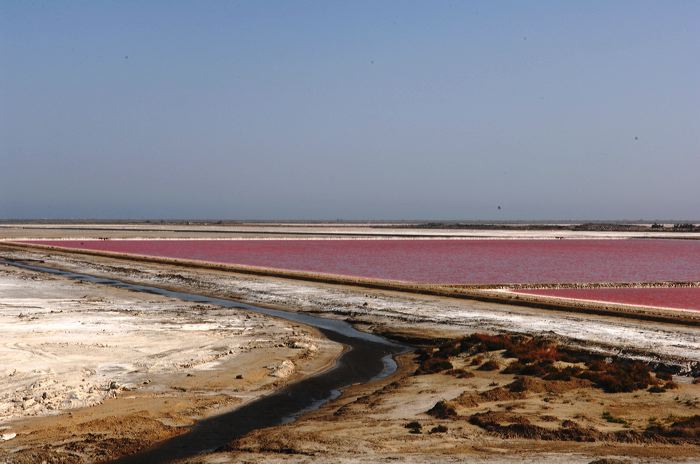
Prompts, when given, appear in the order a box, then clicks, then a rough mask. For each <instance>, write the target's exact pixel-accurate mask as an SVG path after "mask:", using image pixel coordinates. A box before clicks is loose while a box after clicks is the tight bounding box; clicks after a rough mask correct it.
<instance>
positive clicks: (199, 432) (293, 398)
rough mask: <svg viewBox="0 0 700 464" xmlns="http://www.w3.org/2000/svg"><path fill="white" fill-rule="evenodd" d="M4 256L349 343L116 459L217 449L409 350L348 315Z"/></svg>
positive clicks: (308, 406) (376, 374) (169, 457)
mask: <svg viewBox="0 0 700 464" xmlns="http://www.w3.org/2000/svg"><path fill="white" fill-rule="evenodd" d="M2 262H4V263H6V264H9V265H12V266H16V267H20V268H23V269H27V270H31V271H37V272H45V273H49V274H54V275H59V276H62V277H66V278H69V279H73V280H79V281H84V282H91V283H95V284H101V285H109V286H112V287H118V288H123V289H127V290H132V291H137V292H145V293H152V294H157V295H163V296H167V297H171V298H177V299H180V300H184V301H193V302H197V303H208V304H214V305H220V306H224V307H227V308H236V309H241V310H245V311H252V312H256V313H260V314H265V315H268V316H272V317H277V318H281V319H285V320H288V321H293V322H299V323H302V324H306V325H309V326H312V327H315V328H317V329H318V330H319V331H320V332H322V333H323V334H324V335H325V336H326V337H327V338H328V339H330V340H332V341H334V342H338V343H342V344H343V345H345V346H346V347H347V349H346V351H345V352H344V353H343V354H342V355H341V356H340V357H339V358H338V360H337V361H336V364H335V365H334V366H333V367H332V368H331V369H329V370H326V371H324V372H322V373H320V374H318V375H316V376H313V377H309V378H307V379H304V380H301V381H299V382H296V383H293V384H291V385H289V386H287V387H285V388H284V389H282V390H279V391H277V392H275V393H272V394H271V395H269V396H265V397H263V398H260V399H258V400H255V401H252V402H250V403H248V404H246V405H244V406H242V407H240V408H237V409H235V410H233V411H231V412H228V413H224V414H221V415H218V416H214V417H210V418H208V419H204V420H202V421H200V422H199V423H197V424H196V425H195V426H194V427H193V428H192V429H190V430H189V431H188V432H186V433H184V434H182V435H179V436H177V437H174V438H171V439H169V440H167V441H165V442H162V443H158V444H156V445H155V446H154V447H152V448H150V449H147V450H145V451H143V452H141V453H138V454H136V455H132V456H126V457H123V458H121V459H118V460H117V461H115V462H116V463H120V464H122V463H141V462H143V463H165V462H171V461H174V460H177V459H183V458H187V457H192V456H196V455H198V454H201V453H206V452H211V451H214V450H217V449H219V448H221V447H223V446H225V445H226V444H228V443H230V442H231V441H232V440H235V439H236V438H239V437H241V436H243V435H245V434H246V433H248V432H251V431H253V430H256V429H260V428H265V427H271V426H274V425H280V424H284V423H287V422H291V421H293V420H295V419H296V418H298V417H299V416H300V415H302V414H304V413H307V412H310V411H313V410H315V409H318V408H319V407H321V406H322V405H323V404H325V403H327V402H328V401H331V400H333V399H335V398H337V397H338V396H340V394H341V392H342V390H343V389H344V388H347V387H348V386H350V385H354V384H361V383H367V382H372V381H375V380H379V379H382V378H385V377H387V376H389V375H391V374H392V373H393V372H394V371H395V370H396V363H395V361H394V356H395V355H397V354H399V353H404V352H407V351H409V350H410V348H409V347H407V346H406V345H402V344H399V343H397V342H394V341H391V340H388V339H386V338H384V337H380V336H377V335H374V334H369V333H365V332H361V331H359V330H357V329H355V328H353V327H352V326H351V325H350V324H348V323H347V322H345V321H338V320H333V319H326V318H322V317H318V316H312V315H309V314H304V313H297V312H291V311H281V310H276V309H269V308H263V307H259V306H254V305H249V304H245V303H241V302H238V301H234V300H229V299H224V298H213V297H209V296H205V295H198V294H195V293H186V292H175V291H171V290H166V289H163V288H158V287H152V286H147V285H137V284H130V283H127V282H123V281H120V280H116V279H109V278H103V277H97V276H92V275H87V274H79V273H74V272H68V271H62V270H58V269H53V268H49V267H44V266H39V265H36V264H33V263H25V262H20V261H13V260H2Z"/></svg>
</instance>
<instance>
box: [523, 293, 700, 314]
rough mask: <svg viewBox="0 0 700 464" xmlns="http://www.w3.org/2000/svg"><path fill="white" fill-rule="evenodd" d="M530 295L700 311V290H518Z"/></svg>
mask: <svg viewBox="0 0 700 464" xmlns="http://www.w3.org/2000/svg"><path fill="white" fill-rule="evenodd" d="M518 293H527V294H530V295H545V296H556V297H562V298H575V299H579V300H595V301H606V302H610V303H625V304H630V305H644V306H659V307H666V308H685V309H695V310H698V311H700V288H698V287H677V288H591V289H584V288H581V289H579V288H577V289H553V290H522V291H521V290H518Z"/></svg>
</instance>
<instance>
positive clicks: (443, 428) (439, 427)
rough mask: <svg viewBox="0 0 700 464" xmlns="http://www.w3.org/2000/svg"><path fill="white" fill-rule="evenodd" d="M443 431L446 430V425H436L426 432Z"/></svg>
mask: <svg viewBox="0 0 700 464" xmlns="http://www.w3.org/2000/svg"><path fill="white" fill-rule="evenodd" d="M445 432H447V427H445V426H444V425H436V426H435V427H433V428H432V429H430V432H428V433H431V434H432V433H445Z"/></svg>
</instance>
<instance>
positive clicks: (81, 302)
mask: <svg viewBox="0 0 700 464" xmlns="http://www.w3.org/2000/svg"><path fill="white" fill-rule="evenodd" d="M0 331H1V332H2V334H3V337H2V341H1V342H0V359H2V360H3V362H2V366H0V376H1V378H0V422H2V423H6V422H8V421H11V420H14V419H18V418H22V417H27V416H37V415H44V414H51V413H56V412H59V411H62V410H67V409H72V408H76V407H82V406H89V405H93V404H97V403H100V402H101V401H103V400H104V399H105V398H107V397H110V396H116V395H117V393H119V392H123V391H128V390H133V389H138V388H143V389H158V388H162V386H161V385H158V383H157V382H153V383H151V378H152V377H154V376H160V375H166V374H172V373H177V372H184V371H190V370H201V369H215V368H216V367H217V365H218V364H220V363H221V362H223V361H224V360H227V359H230V358H232V357H235V356H237V355H238V354H240V353H243V352H248V351H250V350H253V349H257V348H264V347H274V346H278V345H280V344H281V345H283V346H287V345H288V346H290V347H291V346H294V345H297V346H306V347H313V348H314V350H316V345H317V344H318V341H316V340H315V339H314V338H313V337H312V336H310V335H309V334H308V333H304V332H303V331H302V330H299V329H298V328H292V327H290V325H289V324H286V323H284V322H282V321H279V320H274V319H270V318H267V317H263V316H260V315H256V314H252V313H247V312H242V311H239V310H232V309H224V308H219V307H216V306H211V305H201V304H196V303H188V302H183V301H179V300H174V299H168V298H165V297H160V296H157V295H147V294H138V293H134V292H129V291H126V290H120V289H115V288H109V287H105V286H98V285H94V284H89V283H79V282H74V281H69V280H66V279H59V278H52V277H49V276H44V275H38V274H36V273H33V272H29V271H23V270H20V269H16V268H12V267H9V266H0ZM299 351H304V349H300V350H299ZM306 351H309V352H311V351H313V350H311V349H310V348H309V349H307V350H306ZM289 362H290V363H291V361H289ZM292 366H293V364H292ZM288 370H289V369H287V370H286V371H288ZM292 370H293V369H292ZM286 371H285V372H284V374H285V376H289V375H291V371H290V372H286ZM277 377H281V375H277Z"/></svg>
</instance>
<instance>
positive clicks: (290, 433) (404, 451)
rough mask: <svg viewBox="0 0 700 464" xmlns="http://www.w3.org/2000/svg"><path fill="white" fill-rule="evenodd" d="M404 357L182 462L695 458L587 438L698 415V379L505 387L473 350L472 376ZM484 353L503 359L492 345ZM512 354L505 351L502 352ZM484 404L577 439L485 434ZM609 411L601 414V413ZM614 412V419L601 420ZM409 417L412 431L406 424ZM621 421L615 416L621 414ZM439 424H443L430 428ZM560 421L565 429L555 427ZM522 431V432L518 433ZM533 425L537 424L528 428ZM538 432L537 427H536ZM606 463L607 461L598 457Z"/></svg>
mask: <svg viewBox="0 0 700 464" xmlns="http://www.w3.org/2000/svg"><path fill="white" fill-rule="evenodd" d="M409 358H410V357H408V356H407V357H405V358H404V360H403V362H404V365H403V369H402V371H401V373H400V374H399V375H397V376H396V377H394V378H393V379H391V380H390V381H387V382H385V383H383V384H381V385H372V386H369V387H360V388H356V389H354V390H353V391H351V392H349V393H348V394H347V395H345V396H344V397H343V398H342V399H341V400H340V401H337V402H335V403H333V404H331V405H329V406H328V407H325V408H323V409H322V410H321V411H318V412H316V413H314V414H311V415H309V416H307V417H305V418H303V419H302V420H301V421H300V422H299V423H297V424H294V425H291V426H281V427H275V428H273V429H269V430H265V431H258V432H255V433H252V434H250V435H248V436H246V437H244V438H243V439H241V440H238V441H237V442H234V443H231V444H230V447H229V448H230V449H229V450H228V451H226V452H220V453H215V454H212V455H209V456H206V457H202V458H199V459H191V460H189V461H187V462H191V463H201V464H204V463H206V464H215V463H216V464H223V463H233V462H263V461H264V462H284V463H292V462H294V463H319V462H362V463H364V462H366V463H369V462H402V463H404V462H410V463H434V462H469V463H482V462H489V463H504V464H505V463H516V462H538V463H539V462H542V463H563V462H566V463H591V462H595V461H596V460H597V459H615V460H614V461H609V462H610V463H632V462H634V463H647V462H655V463H656V462H668V463H670V462H685V463H691V462H699V461H700V440H698V439H697V438H696V439H694V440H691V442H692V443H686V444H684V445H678V444H669V443H665V442H663V441H658V442H654V441H648V442H643V441H642V440H638V439H635V438H631V439H629V440H628V441H623V440H614V439H603V440H601V439H596V440H591V441H590V442H588V441H586V440H587V439H589V438H590V437H589V436H587V435H586V434H591V436H593V435H595V434H597V433H603V434H604V433H621V434H627V433H629V434H630V435H631V436H632V437H636V436H637V435H635V433H641V432H642V431H644V430H645V429H646V428H647V427H648V426H649V424H650V423H661V424H664V425H668V424H670V423H672V422H673V421H676V420H678V419H679V418H685V417H688V416H692V415H694V414H698V412H700V407H699V406H698V404H699V401H700V387H697V386H695V385H689V384H688V383H687V382H686V383H684V384H680V385H679V388H678V389H675V390H673V391H669V392H666V393H661V394H654V393H649V392H647V391H645V390H641V391H636V392H632V393H612V394H611V393H605V392H602V391H601V390H599V389H596V388H592V387H591V386H590V385H588V384H585V383H581V384H576V383H575V382H556V381H555V382H543V381H540V380H535V381H533V383H534V384H535V387H533V388H532V391H526V392H524V393H511V392H510V391H509V390H508V385H510V384H511V383H512V382H513V381H514V379H515V376H514V375H511V374H503V373H500V372H498V371H489V372H486V371H481V370H479V368H478V365H479V363H477V365H476V366H472V362H473V360H474V357H469V356H460V357H458V358H457V359H453V364H454V365H455V367H461V368H464V369H465V370H466V371H468V372H470V373H471V374H472V375H473V377H470V378H466V379H458V378H455V377H454V376H452V375H448V374H445V373H440V374H430V375H415V374H414V372H415V368H416V364H415V363H413V362H412V361H411V360H410V359H409ZM487 359H488V360H497V361H498V362H499V363H501V365H502V366H504V365H507V364H508V360H506V359H504V358H503V357H502V356H501V355H500V354H493V355H491V356H489V357H488V358H487ZM511 361H512V360H511ZM443 400H446V401H448V402H449V403H451V404H453V405H454V406H455V407H456V413H457V415H456V416H455V417H449V418H438V417H434V416H432V415H431V414H429V413H428V411H430V410H431V408H433V406H434V405H435V404H436V403H438V402H439V401H443ZM479 413H487V414H488V413H493V415H494V416H495V417H497V418H498V419H499V420H500V421H501V422H503V423H504V424H518V425H520V424H522V425H526V426H531V427H532V428H533V429H534V428H540V430H542V431H544V433H545V434H546V433H547V431H552V432H553V433H561V434H562V435H565V434H566V431H565V430H566V429H569V430H572V429H576V430H577V431H580V432H581V437H580V438H578V439H574V438H572V439H561V440H559V439H547V438H543V437H540V436H531V437H527V436H519V435H518V434H517V430H519V429H518V428H516V429H515V431H514V432H513V435H511V436H509V435H508V434H509V433H510V432H505V435H504V434H498V433H493V432H490V431H487V430H485V429H484V428H482V427H479V426H477V425H475V424H473V423H471V421H470V418H471V417H472V416H473V415H474V414H479ZM606 414H609V415H610V416H606ZM606 417H613V418H614V419H615V420H616V421H617V422H610V421H609V420H607V419H606ZM412 422H414V423H418V424H419V426H420V429H419V432H418V433H415V432H411V430H410V429H407V427H406V426H407V424H410V423H412ZM621 422H623V423H621ZM440 426H442V427H444V429H443V430H439V429H436V427H440ZM562 430H564V432H562ZM527 433H529V431H528V430H526V431H525V433H524V434H525V435H527ZM533 433H538V432H533ZM539 433H540V434H541V433H542V432H539ZM603 462H606V461H603Z"/></svg>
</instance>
